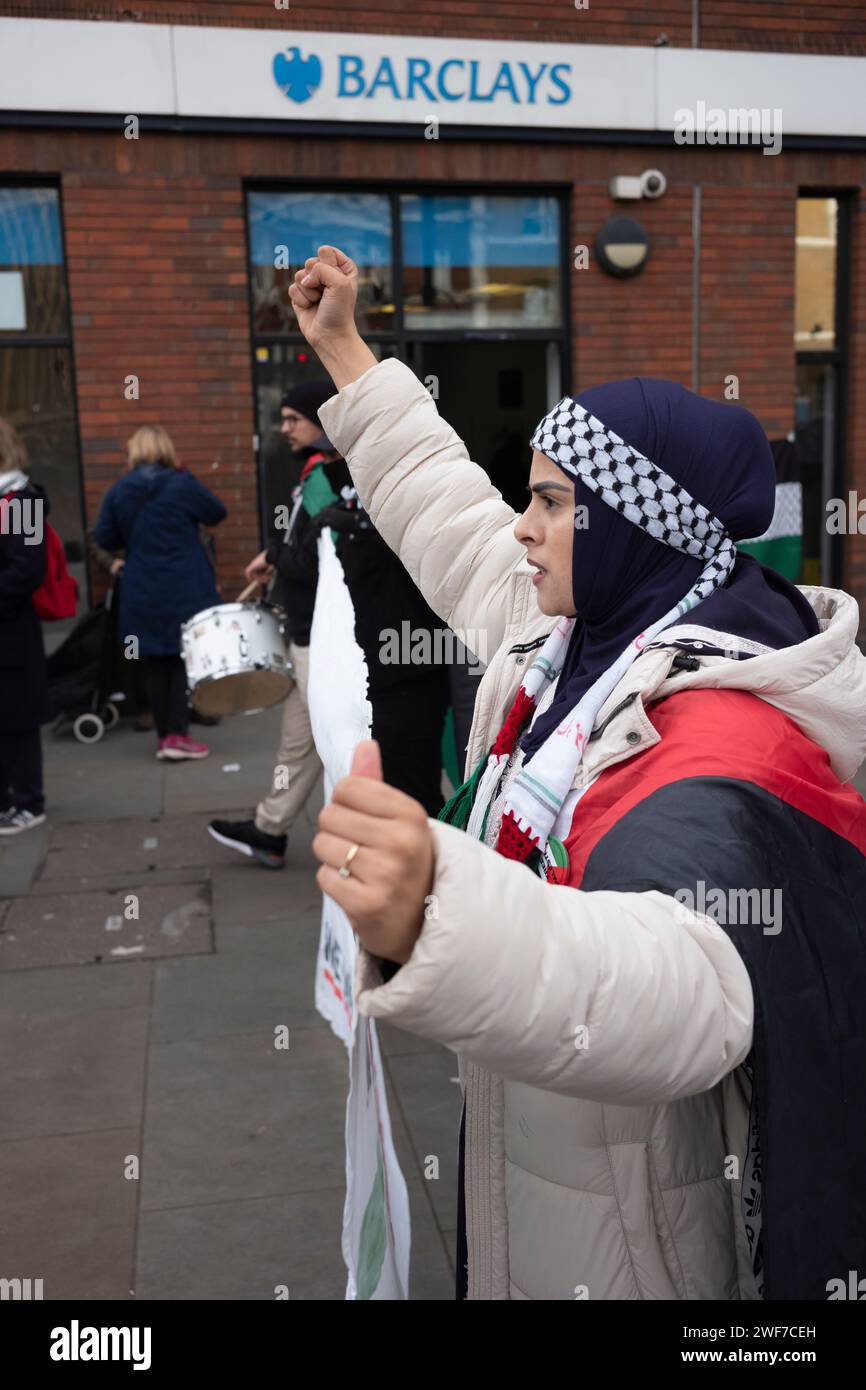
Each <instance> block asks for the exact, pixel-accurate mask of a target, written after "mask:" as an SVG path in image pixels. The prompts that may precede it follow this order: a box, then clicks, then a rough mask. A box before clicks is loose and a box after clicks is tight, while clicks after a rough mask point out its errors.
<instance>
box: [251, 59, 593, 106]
mask: <svg viewBox="0 0 866 1390" xmlns="http://www.w3.org/2000/svg"><path fill="white" fill-rule="evenodd" d="M335 61H336V97H337V100H342V99H344V98H350V99H355V98H363V99H364V100H365V101H372V100H373V99H375V98H378V99H380V100H381V99H382V98H389V99H391V100H393V101H395V102H414V101H416V100H420V101H422V102H426V103H427V104H428V105H431V106H432V105H438V104H440V103H455V102H456V103H468V104H470V105H471V104H474V103H478V102H482V103H483V102H496V101H497V100H498V101H499V105H500V107H502V106H511V107H512V108H513V109H515V110H516V109H517V108H519V107H524V106H535V105H538V104H541V105H547V106H563V105H565V103H566V102H569V101H570V100H571V72H572V65H571V63H567V62H555V63H554V62H542V61H538V62H536V63H532V62H528V63H527V62H525V61H523V60H522V59H521V60H519V61H515V62H509V61H507V60H500V61H499V62H497V63H495V64H491V63H489V62H488V63H485V62H484V61H483V60H482V59H480V58H469V59H467V58H454V57H446V58H443V59H441V60H440V61H431V60H430V59H428V58H421V57H418V56H417V55H410V54H405V55H402V54H401V55H400V56H399V57H398V56H396V55H395V56H390V55H388V54H381V53H380V54H379V55H378V56H377V57H376V58H375V59H374V60H373V61H372V62H370V61H368V59H367V57H365V55H364V54H362V53H356V52H352V53H338V54H336V55H335ZM273 75H274V80H275V82H276V84H277V86H278V87H279V88H280V90H281V91H282V92H283V93H284V94H285V96H287V97H288V98H289V100H290V101H292V102H296V103H301V102H306V101H309V100H310V98H311V97H312V96H313V95H314V94H315V92H316V91H317V90H318V89H319V87H320V86H321V82H322V61H321V59H320V58H319V57H318V55H317V54H314V53H311V54H309V56H308V57H306V58H305V57H304V56H303V50H302V48H301V46H300V45H297V44H295V45H292V46H291V47H290V48H288V49H287V50H286V51H285V52H281V53H278V54H277V55H276V56H275V58H274V60H273Z"/></svg>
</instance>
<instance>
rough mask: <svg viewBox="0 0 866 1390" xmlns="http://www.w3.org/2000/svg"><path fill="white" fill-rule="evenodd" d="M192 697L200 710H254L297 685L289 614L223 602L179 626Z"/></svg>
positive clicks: (266, 606)
mask: <svg viewBox="0 0 866 1390" xmlns="http://www.w3.org/2000/svg"><path fill="white" fill-rule="evenodd" d="M180 632H181V646H182V652H183V660H184V665H185V666H186V678H187V687H188V691H189V698H190V700H191V701H192V703H193V705H194V706H195V708H196V709H197V710H198V711H199V713H200V714H244V713H246V714H251V713H253V712H254V711H256V710H260V709H267V708H268V706H269V705H276V704H279V702H280V700H284V699H285V698H286V696H287V695H288V693H289V691H290V690H291V688H292V685H293V677H292V664H291V662H290V661H289V656H288V648H287V645H286V635H285V634H286V615H285V613H284V612H283V610H282V609H281V608H276V607H274V606H273V605H271V604H267V603H221V604H219V605H218V606H217V607H216V608H205V609H203V611H202V612H201V613H196V614H195V616H194V617H192V618H190V619H189V621H188V622H186V623H183V624H182V626H181V629H180Z"/></svg>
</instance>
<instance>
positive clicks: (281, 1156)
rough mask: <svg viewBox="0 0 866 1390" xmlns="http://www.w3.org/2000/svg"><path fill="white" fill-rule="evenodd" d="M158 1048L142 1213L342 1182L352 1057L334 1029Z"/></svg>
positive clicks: (236, 1036) (147, 1131)
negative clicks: (282, 1044) (282, 1045)
mask: <svg viewBox="0 0 866 1390" xmlns="http://www.w3.org/2000/svg"><path fill="white" fill-rule="evenodd" d="M289 1041H290V1046H289V1049H288V1050H287V1051H280V1050H278V1049H277V1048H275V1046H274V1033H273V1032H272V1031H271V1032H270V1033H252V1034H233V1035H232V1036H230V1037H217V1038H213V1037H211V1038H202V1039H194V1040H188V1041H182V1042H173V1043H157V1044H155V1045H154V1046H153V1047H152V1048H151V1052H150V1071H149V1078H148V1094H147V1110H146V1115H145V1134H146V1144H145V1164H144V1180H143V1188H142V1208H143V1209H144V1210H153V1209H154V1208H158V1207H169V1206H171V1207H175V1206H189V1205H193V1204H197V1203H199V1202H215V1201H230V1200H238V1199H242V1198H248V1197H267V1196H276V1195H286V1194H289V1193H292V1192H298V1191H312V1190H317V1189H319V1188H324V1187H338V1186H339V1185H340V1184H341V1183H342V1182H343V1179H344V1126H345V1118H344V1117H345V1100H346V1054H345V1048H344V1047H343V1044H342V1043H341V1042H340V1041H339V1039H338V1038H336V1037H334V1035H333V1034H332V1033H331V1031H330V1029H328V1028H301V1029H295V1030H294V1031H293V1032H291V1033H290V1039H289Z"/></svg>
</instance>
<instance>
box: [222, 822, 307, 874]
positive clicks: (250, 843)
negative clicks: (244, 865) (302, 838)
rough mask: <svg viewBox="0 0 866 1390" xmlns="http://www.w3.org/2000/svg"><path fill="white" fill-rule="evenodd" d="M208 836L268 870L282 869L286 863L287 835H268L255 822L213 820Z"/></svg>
mask: <svg viewBox="0 0 866 1390" xmlns="http://www.w3.org/2000/svg"><path fill="white" fill-rule="evenodd" d="M208 834H209V835H212V836H213V838H214V839H215V840H219V842H220V844H221V845H227V846H228V848H229V849H236V850H237V851H238V853H239V854H246V855H248V856H249V857H250V858H251V859H257V860H258V862H259V863H260V864H264V866H265V868H266V869H281V868H282V867H283V865H284V864H285V862H286V843H287V839H288V837H287V836H286V835H266V834H265V832H264V830H257V829H256V823H255V821H254V820H212V821H211V822H210V824H209V825H208Z"/></svg>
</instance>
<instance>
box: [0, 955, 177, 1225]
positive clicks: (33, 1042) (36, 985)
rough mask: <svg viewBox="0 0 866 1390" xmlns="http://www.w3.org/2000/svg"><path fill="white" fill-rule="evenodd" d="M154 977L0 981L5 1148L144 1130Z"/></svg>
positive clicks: (22, 974)
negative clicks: (98, 1132)
mask: <svg viewBox="0 0 866 1390" xmlns="http://www.w3.org/2000/svg"><path fill="white" fill-rule="evenodd" d="M151 970H152V967H151V966H150V965H146V964H145V963H143V962H138V963H137V964H136V965H135V966H134V967H133V968H130V969H128V970H111V969H109V968H108V967H107V966H96V965H95V966H92V967H91V968H90V969H89V970H82V969H80V967H78V966H69V967H67V968H66V969H61V970H23V971H16V972H14V973H12V972H10V973H9V974H6V975H0V1056H2V1058H3V1065H2V1067H0V1139H4V1140H9V1139H24V1138H33V1137H36V1136H37V1135H57V1134H63V1133H67V1134H72V1133H78V1132H81V1131H84V1130H89V1129H90V1130H92V1129H105V1130H108V1129H111V1128H117V1127H122V1126H138V1125H139V1124H140V1121H141V1112H142V1106H143V1101H144V1080H145V1067H146V1059H147V1036H148V1024H149V1018H150V995H151ZM43 1195H44V1197H45V1199H46V1203H49V1202H50V1201H51V1200H52V1198H51V1194H50V1192H46V1193H44V1194H43ZM0 1250H2V1238H0Z"/></svg>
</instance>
